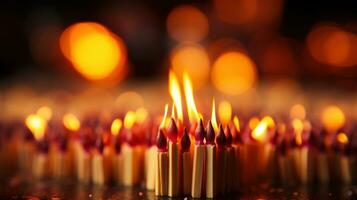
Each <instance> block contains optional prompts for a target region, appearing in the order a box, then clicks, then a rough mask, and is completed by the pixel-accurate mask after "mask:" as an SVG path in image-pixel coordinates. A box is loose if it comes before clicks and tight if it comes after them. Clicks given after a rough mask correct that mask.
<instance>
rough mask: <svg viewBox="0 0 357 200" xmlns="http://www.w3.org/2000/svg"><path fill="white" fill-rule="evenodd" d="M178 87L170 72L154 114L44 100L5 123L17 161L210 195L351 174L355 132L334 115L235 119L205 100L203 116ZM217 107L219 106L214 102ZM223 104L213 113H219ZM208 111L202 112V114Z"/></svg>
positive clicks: (46, 172)
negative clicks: (49, 106) (65, 107)
mask: <svg viewBox="0 0 357 200" xmlns="http://www.w3.org/2000/svg"><path fill="white" fill-rule="evenodd" d="M183 87H184V94H185V97H186V105H187V115H188V118H187V120H184V117H183V108H182V107H183V105H182V102H181V88H180V84H179V81H178V79H177V77H176V75H175V74H173V73H172V72H170V76H169V91H170V95H171V97H172V100H173V104H172V110H171V117H168V110H169V105H168V104H166V106H165V112H164V115H163V116H162V117H160V118H157V117H156V116H155V115H149V114H148V112H147V111H146V110H145V109H143V108H140V109H138V110H136V111H135V112H134V111H129V112H127V113H126V114H125V115H120V114H109V115H106V114H90V115H86V116H87V117H84V118H82V119H79V118H77V117H76V116H75V115H73V114H71V113H67V114H64V115H63V116H62V117H61V118H60V120H59V119H58V118H57V119H50V117H48V115H47V114H46V113H48V112H46V108H42V110H41V111H40V110H39V111H38V112H37V113H36V114H32V115H29V116H27V117H26V119H25V120H24V123H20V124H16V125H13V126H12V127H13V128H11V129H9V130H8V131H7V132H11V133H12V134H13V135H16V138H17V139H16V143H17V145H16V146H17V153H18V155H19V166H20V169H21V170H22V171H24V172H26V173H28V172H31V173H32V175H33V176H34V177H37V178H44V177H47V178H48V177H54V178H56V179H63V178H68V177H74V176H76V177H77V179H78V180H79V181H81V182H84V183H93V184H109V183H114V182H115V183H117V184H118V185H124V186H134V185H140V184H144V185H145V188H146V189H148V190H155V194H156V195H157V196H170V197H176V196H192V197H194V198H200V197H208V198H212V197H216V196H218V195H225V194H228V193H231V192H235V191H237V190H239V188H241V187H245V186H249V185H252V184H256V183H259V182H262V181H269V182H282V183H297V182H300V183H310V182H311V183H312V182H319V183H329V182H332V181H338V182H343V183H350V182H352V181H355V180H356V178H357V174H356V173H357V171H356V167H357V154H356V152H357V134H355V131H354V130H355V129H354V128H353V127H350V126H347V125H344V126H343V127H337V128H336V127H335V129H334V130H332V129H326V127H323V126H320V125H319V124H318V123H310V122H309V121H308V120H306V119H299V118H296V119H293V120H291V121H290V120H281V119H279V118H275V119H273V118H272V117H270V116H264V117H262V118H261V119H259V118H257V117H250V118H247V120H243V119H244V118H243V117H240V118H238V116H237V115H235V116H234V117H232V111H231V109H227V110H225V109H221V110H219V111H220V112H219V119H220V120H219V121H220V123H219V124H218V122H217V119H216V108H215V102H214V100H213V102H212V110H211V115H210V117H207V116H204V115H202V114H201V113H199V112H198V111H197V109H196V106H195V101H194V97H193V92H192V84H191V81H190V79H189V77H188V76H187V74H184V75H183ZM222 110H223V112H222ZM222 113H223V114H222ZM206 117H207V118H209V120H204V118H206Z"/></svg>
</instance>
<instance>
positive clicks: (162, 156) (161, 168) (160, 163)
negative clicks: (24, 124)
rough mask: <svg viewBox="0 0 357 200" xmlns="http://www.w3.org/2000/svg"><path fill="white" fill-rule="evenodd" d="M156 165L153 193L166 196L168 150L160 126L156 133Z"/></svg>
mask: <svg viewBox="0 0 357 200" xmlns="http://www.w3.org/2000/svg"><path fill="white" fill-rule="evenodd" d="M156 144H157V166H156V173H155V195H156V196H167V194H168V170H167V169H168V159H169V157H168V152H167V141H166V137H165V135H164V133H163V130H162V129H161V128H160V129H159V133H158V135H157V141H156Z"/></svg>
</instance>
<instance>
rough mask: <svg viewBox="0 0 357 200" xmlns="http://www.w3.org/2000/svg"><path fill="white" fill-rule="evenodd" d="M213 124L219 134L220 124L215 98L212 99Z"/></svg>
mask: <svg viewBox="0 0 357 200" xmlns="http://www.w3.org/2000/svg"><path fill="white" fill-rule="evenodd" d="M211 123H212V127H213V129H214V131H215V132H216V133H217V132H218V124H217V119H216V105H215V101H214V98H213V99H212V114H211Z"/></svg>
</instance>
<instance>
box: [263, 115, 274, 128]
mask: <svg viewBox="0 0 357 200" xmlns="http://www.w3.org/2000/svg"><path fill="white" fill-rule="evenodd" d="M262 121H263V122H264V123H266V124H267V126H268V128H271V129H272V128H275V122H274V119H273V118H272V117H270V116H265V117H263V119H262Z"/></svg>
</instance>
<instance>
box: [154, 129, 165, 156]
mask: <svg viewBox="0 0 357 200" xmlns="http://www.w3.org/2000/svg"><path fill="white" fill-rule="evenodd" d="M156 146H157V148H158V149H159V151H166V150H167V141H166V137H165V134H164V131H163V130H162V129H159V133H158V134H157V138H156Z"/></svg>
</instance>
